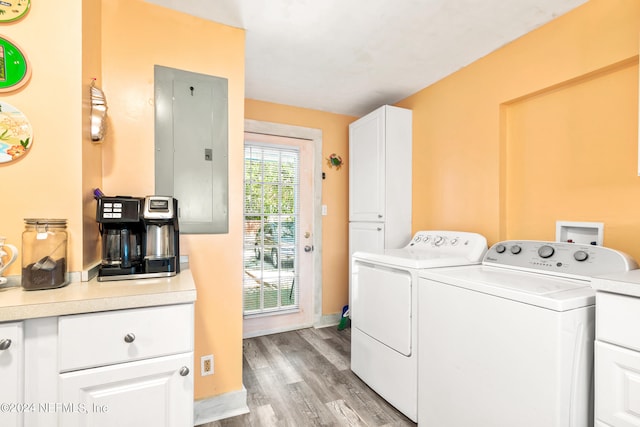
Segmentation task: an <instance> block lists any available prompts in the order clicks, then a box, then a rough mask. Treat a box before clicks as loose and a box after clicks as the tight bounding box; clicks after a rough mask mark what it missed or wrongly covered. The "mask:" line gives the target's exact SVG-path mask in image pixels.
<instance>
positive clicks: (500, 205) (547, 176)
mask: <svg viewBox="0 0 640 427" xmlns="http://www.w3.org/2000/svg"><path fill="white" fill-rule="evenodd" d="M639 34H640V2H638V1H637V0H591V1H589V2H588V3H586V4H585V5H583V6H581V7H579V8H577V9H575V10H574V11H572V12H570V13H568V14H566V15H564V16H562V17H560V18H558V19H556V20H555V21H553V22H551V23H549V24H547V25H545V26H543V27H541V28H539V29H538V30H536V31H533V32H532V33H529V34H527V35H525V36H523V37H521V38H520V39H518V40H516V41H515V42H513V43H511V44H509V45H507V46H505V47H503V48H501V49H499V50H498V51H496V52H494V53H492V54H490V55H488V56H486V57H484V58H482V59H481V60H479V61H476V62H475V63H473V64H471V65H469V66H467V67H466V68H463V69H462V70H460V71H458V72H457V73H455V74H453V75H451V76H449V77H447V78H445V79H443V80H441V81H439V82H437V83H436V84H434V85H432V86H430V87H427V88H425V89H423V90H422V91H420V92H418V93H416V94H415V95H413V96H411V97H409V98H407V99H405V100H403V101H402V102H400V103H399V104H398V105H399V106H403V107H406V108H411V109H412V110H413V113H414V120H413V123H414V160H413V161H414V165H413V170H414V177H413V180H414V181H413V183H414V196H413V203H414V205H413V206H414V208H413V209H414V210H413V218H414V220H413V229H414V230H418V229H428V228H435V229H438V228H452V229H461V230H470V231H478V232H481V233H483V234H485V235H486V236H487V238H488V240H489V241H490V243H494V242H496V241H498V240H503V239H512V238H513V239H548V240H555V222H556V220H561V221H597V222H604V223H605V227H604V244H605V245H606V246H610V247H613V248H616V249H620V250H623V251H625V252H628V253H629V254H631V255H632V256H634V257H635V258H636V259H639V260H640V246H638V245H637V244H636V242H637V241H638V237H640V221H638V220H637V212H640V178H639V177H638V176H637V154H638V35H639Z"/></svg>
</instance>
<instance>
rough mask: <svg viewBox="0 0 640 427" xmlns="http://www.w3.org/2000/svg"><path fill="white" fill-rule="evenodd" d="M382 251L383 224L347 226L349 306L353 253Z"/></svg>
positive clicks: (364, 223) (366, 223) (369, 223)
mask: <svg viewBox="0 0 640 427" xmlns="http://www.w3.org/2000/svg"><path fill="white" fill-rule="evenodd" d="M383 249H384V224H383V223H381V222H379V223H375V222H355V223H351V224H349V304H350V305H351V279H352V277H351V262H352V256H353V254H354V253H355V252H377V251H381V250H383Z"/></svg>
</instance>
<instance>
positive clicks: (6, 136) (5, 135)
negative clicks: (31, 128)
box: [0, 129, 29, 141]
mask: <svg viewBox="0 0 640 427" xmlns="http://www.w3.org/2000/svg"><path fill="white" fill-rule="evenodd" d="M10 137H11V135H9V129H5V130H4V132H2V133H0V141H7V140H8V139H9V138H10ZM27 139H29V138H27Z"/></svg>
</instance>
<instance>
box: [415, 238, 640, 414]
mask: <svg viewBox="0 0 640 427" xmlns="http://www.w3.org/2000/svg"><path fill="white" fill-rule="evenodd" d="M637 267H638V265H637V264H636V262H635V261H634V260H633V259H631V258H630V257H629V256H627V255H625V254H623V253H621V252H618V251H615V250H613V249H609V248H604V247H600V246H590V245H579V244H574V243H560V242H541V241H505V242H500V243H497V244H496V245H494V246H492V247H491V248H490V249H489V251H487V253H486V255H485V257H484V259H483V261H482V264H481V265H476V266H467V267H457V268H443V269H439V270H423V271H421V273H420V281H419V286H418V287H419V290H418V294H419V304H418V309H419V314H420V318H419V335H418V338H419V341H420V353H419V361H418V363H419V387H418V396H419V404H418V407H419V409H418V416H419V418H420V421H421V422H423V423H424V425H428V426H447V427H468V426H474V427H501V426H504V427H512V426H518V427H540V426H544V427H570V426H571V427H573V426H575V427H583V426H592V425H593V344H594V323H595V291H594V290H593V289H592V288H591V278H592V277H593V276H596V275H602V274H607V273H613V272H622V271H628V270H631V269H635V268H637Z"/></svg>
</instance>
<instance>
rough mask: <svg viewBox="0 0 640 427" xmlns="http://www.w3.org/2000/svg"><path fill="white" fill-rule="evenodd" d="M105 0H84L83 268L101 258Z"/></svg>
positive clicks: (88, 267) (89, 266)
mask: <svg viewBox="0 0 640 427" xmlns="http://www.w3.org/2000/svg"><path fill="white" fill-rule="evenodd" d="M101 20H102V0H83V7H82V82H81V83H82V223H83V226H82V230H83V231H82V236H83V239H82V240H83V241H82V248H83V256H82V269H83V270H89V269H90V268H91V267H92V266H93V265H94V264H95V263H97V262H99V261H100V257H101V248H100V233H99V232H98V227H97V224H96V201H95V199H94V198H93V189H94V188H101V187H102V145H101V144H99V143H93V142H92V141H91V98H90V85H91V82H92V81H93V79H95V85H96V87H98V88H100V87H102V69H101V68H102V39H101V35H102V34H101V28H102V23H101Z"/></svg>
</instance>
